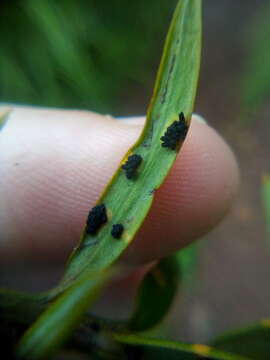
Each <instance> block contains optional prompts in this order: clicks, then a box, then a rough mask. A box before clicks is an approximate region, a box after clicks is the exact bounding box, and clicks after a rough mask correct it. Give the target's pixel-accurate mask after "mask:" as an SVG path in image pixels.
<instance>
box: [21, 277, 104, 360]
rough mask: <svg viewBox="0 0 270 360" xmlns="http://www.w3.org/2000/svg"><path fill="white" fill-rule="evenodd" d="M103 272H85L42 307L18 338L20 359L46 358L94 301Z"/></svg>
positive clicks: (63, 340) (102, 280)
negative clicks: (48, 304)
mask: <svg viewBox="0 0 270 360" xmlns="http://www.w3.org/2000/svg"><path fill="white" fill-rule="evenodd" d="M105 277H106V274H96V275H94V276H93V274H91V273H89V272H88V273H86V274H85V275H84V276H83V277H81V278H80V279H78V280H77V281H76V282H74V284H73V286H71V287H70V289H68V290H66V291H65V292H64V293H63V294H62V295H60V296H59V297H58V298H57V299H56V300H55V301H54V302H53V303H52V304H51V306H49V307H48V308H47V310H45V311H44V312H43V313H42V315H41V316H40V317H39V318H38V319H37V321H36V322H35V323H34V324H33V325H32V326H31V327H30V329H29V330H28V331H26V333H25V334H24V336H23V338H22V339H21V341H20V343H19V346H18V351H17V355H18V357H19V358H22V359H30V360H32V359H41V358H46V357H48V356H49V355H51V354H52V353H53V352H55V351H56V350H57V349H58V348H59V347H60V346H61V345H62V344H63V343H64V342H65V340H66V339H67V338H68V337H69V335H70V334H71V332H72V330H74V329H75V327H76V326H77V325H78V324H79V322H80V320H81V317H82V314H83V313H85V311H86V310H87V309H88V307H89V306H91V304H92V303H93V302H94V301H95V300H96V297H97V295H98V292H99V290H100V288H101V286H102V283H103V282H104V281H105Z"/></svg>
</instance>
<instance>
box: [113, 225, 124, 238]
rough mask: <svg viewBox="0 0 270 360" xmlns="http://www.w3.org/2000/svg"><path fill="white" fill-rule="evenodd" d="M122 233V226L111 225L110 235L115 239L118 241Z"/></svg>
mask: <svg viewBox="0 0 270 360" xmlns="http://www.w3.org/2000/svg"><path fill="white" fill-rule="evenodd" d="M123 231H124V225H123V224H113V226H112V231H111V235H112V237H113V238H115V239H120V238H121V236H122V234H123Z"/></svg>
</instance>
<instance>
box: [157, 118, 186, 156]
mask: <svg viewBox="0 0 270 360" xmlns="http://www.w3.org/2000/svg"><path fill="white" fill-rule="evenodd" d="M187 131H188V126H187V123H186V119H185V116H184V114H183V113H182V112H181V113H180V114H179V120H175V121H174V122H173V123H172V124H171V125H170V126H168V128H167V130H166V132H165V134H164V135H163V136H162V137H161V138H160V140H161V141H162V144H161V146H163V147H166V148H169V149H171V150H176V148H177V146H178V144H179V142H180V141H184V140H185V137H186V135H187Z"/></svg>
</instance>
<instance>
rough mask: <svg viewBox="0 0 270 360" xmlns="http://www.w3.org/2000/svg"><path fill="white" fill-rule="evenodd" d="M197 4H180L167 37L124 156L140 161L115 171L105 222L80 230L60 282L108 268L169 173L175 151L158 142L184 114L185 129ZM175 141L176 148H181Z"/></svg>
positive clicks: (195, 66)
mask: <svg viewBox="0 0 270 360" xmlns="http://www.w3.org/2000/svg"><path fill="white" fill-rule="evenodd" d="M200 50H201V1H200V0H182V1H179V3H178V5H177V7H176V10H175V13H174V17H173V20H172V23H171V26H170V29H169V32H168V35H167V39H166V43H165V48H164V52H163V56H162V60H161V64H160V67H159V71H158V75H157V80H156V84H155V89H154V93H153V97H152V100H151V103H150V106H149V109H148V113H147V122H146V125H145V128H144V130H143V132H142V134H141V136H140V138H139V140H138V141H137V142H136V144H135V145H134V146H133V147H132V148H131V149H130V150H129V151H128V153H127V154H126V156H125V157H124V159H123V161H122V164H123V163H125V162H126V160H127V159H128V157H129V156H131V155H134V154H136V155H138V156H140V157H141V159H142V162H141V164H140V166H139V168H138V171H137V174H136V176H135V177H134V178H133V179H128V178H127V176H126V175H127V173H125V171H123V169H121V167H120V168H119V169H118V171H117V172H116V174H115V175H114V177H113V178H112V180H111V182H110V184H109V185H108V187H107V188H106V190H105V192H104V193H103V195H102V196H101V198H100V199H99V201H98V204H105V206H106V212H107V217H108V221H107V223H106V224H105V225H104V226H102V227H101V229H99V231H98V232H96V233H94V234H89V233H87V230H86V229H85V231H84V233H83V235H82V238H81V242H80V244H79V246H78V247H77V249H76V250H75V251H74V253H73V254H72V256H71V258H70V260H69V263H68V266H67V270H66V275H65V278H64V283H67V282H69V280H70V279H73V278H74V277H76V276H78V275H79V274H80V273H81V272H82V271H83V270H84V269H85V268H87V267H89V266H90V267H91V268H92V270H95V271H99V270H100V269H103V268H106V267H107V266H109V265H111V264H112V263H113V262H114V261H115V260H116V259H117V258H118V257H119V256H120V254H121V253H122V252H123V250H124V249H125V248H126V247H127V246H128V244H129V243H130V242H131V241H132V239H133V238H134V236H135V234H136V232H137V231H138V229H139V228H140V226H141V224H142V222H143V220H144V218H145V217H146V215H147V213H148V211H149V209H150V206H151V204H152V201H153V197H154V194H155V191H156V189H158V187H159V186H160V185H161V183H162V182H163V180H164V179H165V177H166V175H167V174H168V171H169V170H170V168H171V166H172V164H173V162H174V160H175V158H176V155H177V151H175V150H171V149H167V148H164V147H162V146H161V140H160V138H161V137H162V136H163V135H164V133H165V131H166V129H167V128H168V126H169V125H171V124H172V123H173V122H174V121H176V120H177V119H178V116H179V113H181V112H183V113H184V115H185V118H186V122H187V124H186V125H187V126H188V125H189V122H190V118H191V114H192V110H193V105H194V98H195V93H196V88H197V80H198V73H199V65H200ZM181 145H182V141H180V142H179V145H178V146H177V150H179V149H180V147H181ZM113 224H122V225H123V227H124V232H123V234H122V237H121V239H118V240H116V239H114V238H113V237H112V235H111V230H112V226H113Z"/></svg>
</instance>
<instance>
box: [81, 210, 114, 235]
mask: <svg viewBox="0 0 270 360" xmlns="http://www.w3.org/2000/svg"><path fill="white" fill-rule="evenodd" d="M107 221H108V217H107V213H106V207H105V205H104V204H100V205H96V206H94V207H93V208H92V209H91V210H90V212H89V215H88V218H87V221H86V230H85V232H86V233H87V234H91V235H95V234H96V233H97V232H98V230H99V229H100V228H101V226H102V225H104V224H105V223H106V222H107Z"/></svg>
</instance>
